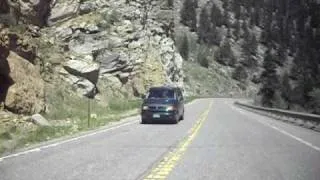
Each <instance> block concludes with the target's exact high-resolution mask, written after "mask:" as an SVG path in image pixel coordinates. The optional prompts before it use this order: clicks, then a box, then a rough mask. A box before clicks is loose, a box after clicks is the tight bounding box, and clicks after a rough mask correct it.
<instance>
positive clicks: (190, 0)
mask: <svg viewBox="0 0 320 180" xmlns="http://www.w3.org/2000/svg"><path fill="white" fill-rule="evenodd" d="M196 6H197V2H196V0H185V1H184V3H183V7H182V9H181V12H180V16H181V23H182V24H184V25H185V26H188V27H189V28H190V30H191V31H196V29H197V13H196Z"/></svg>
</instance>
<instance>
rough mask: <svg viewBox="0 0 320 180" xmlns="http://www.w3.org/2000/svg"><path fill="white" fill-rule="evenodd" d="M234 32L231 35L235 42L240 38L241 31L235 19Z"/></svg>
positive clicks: (238, 22)
mask: <svg viewBox="0 0 320 180" xmlns="http://www.w3.org/2000/svg"><path fill="white" fill-rule="evenodd" d="M233 26H234V31H233V35H234V37H235V40H239V37H240V29H241V26H240V21H239V20H238V19H237V20H236V21H235V22H234V25H233Z"/></svg>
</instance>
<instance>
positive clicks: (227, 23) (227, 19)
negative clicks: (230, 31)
mask: <svg viewBox="0 0 320 180" xmlns="http://www.w3.org/2000/svg"><path fill="white" fill-rule="evenodd" d="M222 21H223V25H225V26H226V27H227V28H230V24H231V22H230V15H229V12H228V11H227V10H224V14H223V20H222Z"/></svg>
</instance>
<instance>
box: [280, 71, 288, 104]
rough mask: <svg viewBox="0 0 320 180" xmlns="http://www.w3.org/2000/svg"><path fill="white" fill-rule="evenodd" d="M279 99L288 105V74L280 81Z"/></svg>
mask: <svg viewBox="0 0 320 180" xmlns="http://www.w3.org/2000/svg"><path fill="white" fill-rule="evenodd" d="M280 91H281V97H282V98H283V99H284V100H285V101H286V102H287V103H288V104H289V105H290V103H291V101H290V94H291V85H290V78H289V74H288V72H285V73H284V75H283V77H282V80H281V89H280Z"/></svg>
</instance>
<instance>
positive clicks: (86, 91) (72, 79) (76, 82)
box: [64, 74, 97, 96]
mask: <svg viewBox="0 0 320 180" xmlns="http://www.w3.org/2000/svg"><path fill="white" fill-rule="evenodd" d="M64 77H65V80H66V81H67V82H68V83H70V84H71V85H72V87H73V88H74V89H75V91H76V92H77V93H78V94H79V95H81V96H88V95H95V94H96V93H97V92H96V91H95V88H96V86H95V85H94V84H93V83H92V82H90V81H89V80H87V79H85V78H82V77H78V76H74V75H71V74H64Z"/></svg>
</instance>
